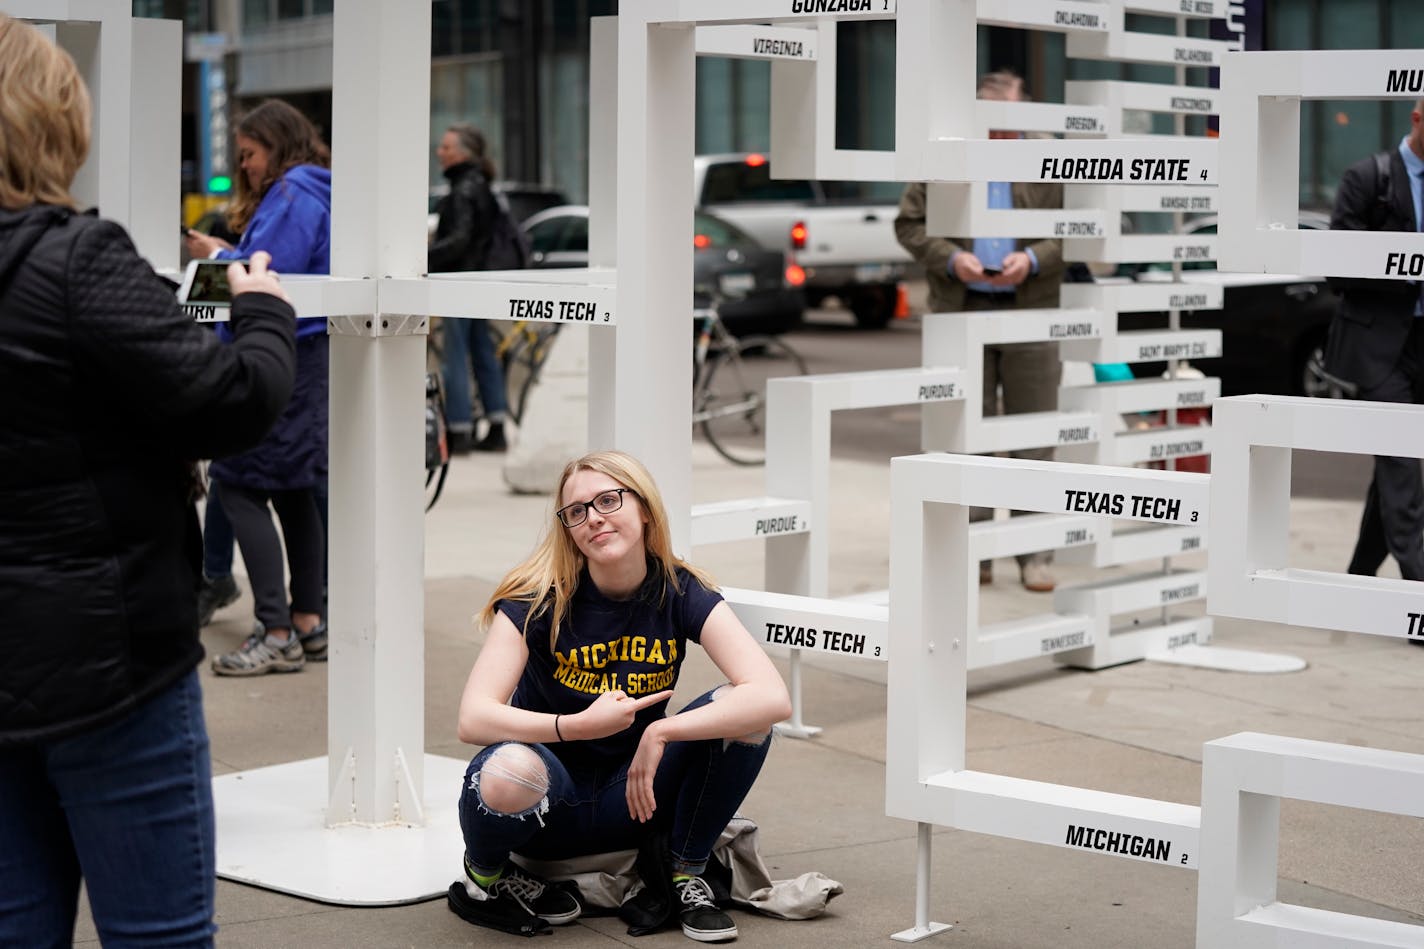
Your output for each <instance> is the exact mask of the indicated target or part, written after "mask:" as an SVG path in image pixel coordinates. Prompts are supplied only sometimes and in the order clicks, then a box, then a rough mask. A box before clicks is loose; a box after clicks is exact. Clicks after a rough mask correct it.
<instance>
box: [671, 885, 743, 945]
mask: <svg viewBox="0 0 1424 949" xmlns="http://www.w3.org/2000/svg"><path fill="white" fill-rule="evenodd" d="M672 888H673V891H674V892H675V893H677V898H678V907H679V916H680V918H681V920H682V934H683V935H684V936H686V937H687V938H688V939H695V940H697V941H698V942H728V941H730V940H733V939H736V938H737V924H736V923H734V922H732V917H730V916H728V915H727V914H726V913H724V912H722V911H721V910H720V909H718V908H717V903H716V901H715V900H714V899H713V898H712V887H710V886H708V885H707V881H706V880H704V879H702V878H701V877H688V878H687V879H685V880H674V881H673V884H672Z"/></svg>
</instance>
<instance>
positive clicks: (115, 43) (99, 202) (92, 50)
mask: <svg viewBox="0 0 1424 949" xmlns="http://www.w3.org/2000/svg"><path fill="white" fill-rule="evenodd" d="M132 13H133V10H132V9H131V8H130V7H129V5H128V3H126V2H125V0H106V2H104V3H103V5H102V6H101V7H99V14H98V17H97V18H96V19H93V20H88V21H68V22H64V23H57V24H55V31H54V37H55V42H56V43H58V45H59V46H60V47H61V48H63V49H64V50H65V51H66V52H68V53H69V55H70V56H72V57H74V62H75V65H77V66H78V67H79V73H80V75H82V76H83V77H84V84H85V85H87V86H88V87H89V97H90V98H91V99H92V100H93V103H94V119H93V123H92V127H93V141H92V143H91V144H90V148H89V158H88V160H87V161H86V162H85V163H84V166H83V167H82V168H80V169H79V173H78V174H77V175H75V177H74V188H73V191H74V196H75V198H77V199H78V201H79V203H80V204H81V205H89V206H93V207H97V208H98V209H99V213H100V214H102V215H103V216H104V217H106V218H110V219H112V220H115V221H118V222H119V223H120V224H122V225H124V227H125V228H127V227H128V226H129V224H130V221H131V218H130V208H129V161H130V156H129V145H130V140H131V139H130V135H131V127H130V123H129V113H130V110H131V109H132V107H133V102H132V98H131V96H130V89H129V82H130V79H131V76H132V63H133V17H132Z"/></svg>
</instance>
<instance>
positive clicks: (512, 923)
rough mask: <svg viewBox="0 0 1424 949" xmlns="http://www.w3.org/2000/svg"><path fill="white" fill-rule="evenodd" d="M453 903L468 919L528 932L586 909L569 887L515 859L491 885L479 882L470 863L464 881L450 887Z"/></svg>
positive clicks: (560, 923) (560, 922)
mask: <svg viewBox="0 0 1424 949" xmlns="http://www.w3.org/2000/svg"><path fill="white" fill-rule="evenodd" d="M449 902H450V909H451V910H452V911H453V912H454V913H455V914H456V915H457V916H459V917H460V918H461V919H463V920H465V921H466V922H470V923H474V924H476V925H478V926H489V927H491V928H493V929H501V930H503V931H505V932H522V933H525V934H532V933H535V932H542V931H544V930H545V929H547V928H548V926H549V925H554V926H563V925H565V924H567V923H571V922H573V921H574V920H576V919H578V918H579V914H580V913H582V912H583V907H581V906H580V905H579V901H578V900H577V899H576V898H575V897H574V895H573V894H572V893H570V892H569V891H568V890H566V889H563V888H561V887H558V886H553V885H551V884H549V883H547V882H545V881H544V880H541V879H539V878H538V877H536V876H535V875H534V874H532V873H530V872H529V871H528V870H525V869H524V868H523V867H521V866H519V865H518V864H516V863H512V862H511V863H506V864H505V865H504V875H503V876H501V877H500V878H499V879H498V880H495V881H494V882H493V883H491V884H490V885H489V886H488V887H483V886H480V885H479V884H478V883H476V882H475V879H474V877H473V876H472V875H471V873H470V867H469V864H468V863H467V864H466V865H465V878H464V880H463V882H456V883H455V884H454V885H452V886H451V887H450V893H449ZM536 924H537V925H536ZM531 926H532V927H533V928H530V927H531Z"/></svg>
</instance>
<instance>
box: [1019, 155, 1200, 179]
mask: <svg viewBox="0 0 1424 949" xmlns="http://www.w3.org/2000/svg"><path fill="white" fill-rule="evenodd" d="M1190 171H1191V162H1190V161H1188V160H1187V159H1185V158H1134V159H1132V161H1130V162H1126V163H1124V162H1123V160H1122V159H1121V158H1045V159H1043V163H1042V164H1041V165H1040V167H1039V177H1040V178H1041V179H1043V180H1044V181H1060V180H1061V181H1186V180H1187V175H1188V173H1189V172H1190ZM1203 174H1205V172H1203Z"/></svg>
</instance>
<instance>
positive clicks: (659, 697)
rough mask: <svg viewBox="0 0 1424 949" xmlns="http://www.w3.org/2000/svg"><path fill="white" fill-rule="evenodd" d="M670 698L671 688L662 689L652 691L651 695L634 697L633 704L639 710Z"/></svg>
mask: <svg viewBox="0 0 1424 949" xmlns="http://www.w3.org/2000/svg"><path fill="white" fill-rule="evenodd" d="M670 698H672V689H664V690H663V691H662V692H654V693H653V694H652V695H645V696H643V697H642V698H641V699H634V700H633V704H635V705H636V706H637V707H638V709H639V710H640V711H641V710H642V709H645V708H647V707H648V706H649V705H657V704H658V703H659V702H666V701H667V700H668V699H670Z"/></svg>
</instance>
